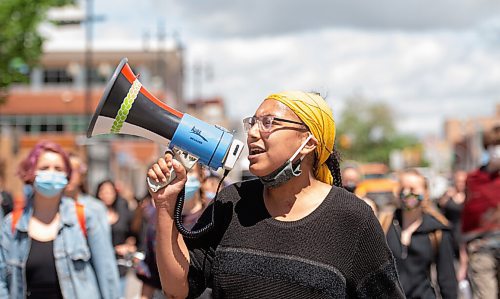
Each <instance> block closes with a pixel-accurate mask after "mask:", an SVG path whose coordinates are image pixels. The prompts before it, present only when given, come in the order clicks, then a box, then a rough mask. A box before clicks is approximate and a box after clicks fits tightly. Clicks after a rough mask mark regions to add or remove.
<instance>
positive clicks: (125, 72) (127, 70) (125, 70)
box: [121, 63, 184, 118]
mask: <svg viewBox="0 0 500 299" xmlns="http://www.w3.org/2000/svg"><path fill="white" fill-rule="evenodd" d="M121 73H122V75H123V76H125V78H127V80H128V82H130V84H132V83H133V82H134V81H135V79H136V76H135V75H134V72H132V69H131V68H130V66H129V65H128V63H125V66H124V67H123V68H122V71H121ZM141 93H142V94H143V95H144V96H145V97H147V98H148V99H149V100H150V101H151V102H153V103H155V104H156V105H158V106H160V107H161V108H163V109H165V110H167V111H168V112H170V113H172V114H173V115H175V116H177V117H178V118H182V117H183V116H184V114H183V113H182V112H179V111H177V110H175V109H174V108H172V107H170V106H168V105H167V104H165V103H163V102H162V101H160V100H158V99H157V98H156V97H155V96H154V95H152V94H151V93H150V92H149V91H148V90H147V89H146V88H144V86H143V87H141Z"/></svg>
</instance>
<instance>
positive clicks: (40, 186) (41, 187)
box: [33, 170, 68, 197]
mask: <svg viewBox="0 0 500 299" xmlns="http://www.w3.org/2000/svg"><path fill="white" fill-rule="evenodd" d="M67 184H68V178H67V177H66V173H64V172H60V171H50V170H39V171H37V172H36V177H35V182H34V183H33V187H34V188H35V191H37V192H40V194H42V195H43V196H45V197H54V196H57V195H59V194H60V193H61V192H62V191H63V189H64V188H65V187H66V185H67Z"/></svg>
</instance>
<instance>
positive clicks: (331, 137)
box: [267, 91, 335, 185]
mask: <svg viewBox="0 0 500 299" xmlns="http://www.w3.org/2000/svg"><path fill="white" fill-rule="evenodd" d="M267 99H272V100H276V101H279V102H281V103H283V104H285V105H286V106H287V107H288V108H290V109H292V111H293V112H295V114H297V116H298V117H299V118H300V119H301V120H302V121H303V122H304V123H305V124H306V125H307V127H309V130H310V131H311V133H312V134H313V135H314V137H316V139H317V140H318V143H319V144H318V146H317V147H316V150H315V151H316V156H317V158H318V161H317V163H318V164H317V165H315V166H316V171H315V173H314V175H315V176H316V178H317V179H318V180H320V181H322V182H324V183H327V184H330V185H333V177H332V174H331V173H330V170H329V169H328V166H327V165H326V160H327V159H328V157H329V156H330V154H331V153H332V152H333V145H334V143H335V121H334V120H333V115H332V110H330V108H329V107H328V104H327V103H326V101H325V100H324V99H323V98H322V97H321V96H319V95H317V94H314V93H308V92H302V91H286V92H282V93H277V94H272V95H270V96H268V97H267Z"/></svg>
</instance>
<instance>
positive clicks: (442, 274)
mask: <svg viewBox="0 0 500 299" xmlns="http://www.w3.org/2000/svg"><path fill="white" fill-rule="evenodd" d="M383 215H384V216H385V217H381V224H382V228H383V230H384V232H386V236H387V243H388V245H389V248H391V250H392V253H393V254H394V257H395V258H396V265H397V269H398V273H399V279H400V281H401V284H402V286H403V289H404V292H405V295H406V298H437V293H438V292H439V294H440V297H439V298H443V299H447V298H457V291H458V284H457V279H456V277H455V269H454V263H453V261H454V258H453V237H452V233H451V230H450V228H449V227H448V221H447V220H446V218H445V217H444V216H443V215H441V214H440V213H439V212H437V210H435V208H434V207H432V203H431V202H430V200H429V195H428V188H427V182H426V179H425V178H424V177H423V176H422V175H421V174H420V173H418V172H417V171H416V170H406V171H403V173H402V174H401V175H400V190H399V208H398V209H396V211H395V212H394V214H393V215H390V217H388V214H386V213H384V214H383ZM432 264H435V265H436V272H437V282H438V285H439V288H436V289H435V288H434V286H433V283H432V279H431V276H430V273H431V265H432Z"/></svg>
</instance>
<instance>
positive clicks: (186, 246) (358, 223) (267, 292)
mask: <svg viewBox="0 0 500 299" xmlns="http://www.w3.org/2000/svg"><path fill="white" fill-rule="evenodd" d="M243 124H244V127H245V130H246V132H247V136H248V137H247V144H248V148H249V156H248V159H249V162H250V166H249V170H250V172H252V173H253V174H254V175H255V176H257V177H258V178H256V179H253V180H249V181H244V182H240V183H236V184H233V185H230V186H228V187H226V188H224V189H223V190H222V191H221V192H220V194H218V195H217V196H216V199H215V200H214V201H213V203H212V204H211V205H210V206H209V207H208V208H207V209H206V210H205V212H204V214H203V215H202V216H201V218H200V219H199V221H198V223H197V224H196V225H195V227H194V228H193V229H196V228H197V227H204V226H206V225H207V223H209V222H210V221H211V220H212V217H213V218H214V228H213V229H212V230H211V231H209V232H208V233H206V234H203V235H201V236H200V237H199V238H195V239H190V238H184V237H182V235H181V234H180V233H179V232H178V230H177V228H176V226H175V224H174V209H175V202H176V200H177V196H178V194H179V192H181V190H182V189H183V186H184V184H185V183H186V171H185V169H184V167H183V166H182V165H181V164H180V163H179V162H178V161H176V160H173V159H172V155H171V154H166V155H165V157H164V158H160V159H159V160H158V161H157V163H155V164H154V165H153V166H152V167H151V168H150V169H149V171H148V177H149V179H150V180H154V181H156V182H157V183H161V182H166V181H167V180H168V177H169V173H170V169H171V168H173V169H174V171H175V173H176V176H177V177H176V178H175V180H174V181H173V182H172V183H171V184H170V185H168V186H167V187H165V188H163V189H160V190H159V191H158V192H156V193H154V192H151V193H152V197H153V200H154V202H155V204H156V207H157V209H158V210H157V212H158V220H157V262H158V269H159V272H160V277H161V281H162V287H163V291H164V292H165V294H166V295H167V296H168V297H169V298H186V297H190V298H195V297H196V296H198V295H199V294H201V293H202V292H203V291H204V290H205V289H206V288H212V290H213V296H214V298H344V297H350V298H404V293H403V291H402V289H401V286H400V283H399V280H398V274H397V272H396V269H395V264H394V258H393V256H392V254H391V251H390V250H389V248H388V247H387V244H386V241H385V237H384V233H383V231H382V229H381V227H380V225H379V224H378V221H377V219H376V218H375V215H374V214H373V212H372V211H371V209H370V207H369V206H368V205H366V204H365V203H364V202H363V201H360V200H359V199H358V198H357V197H356V196H355V195H353V194H352V193H349V192H348V191H346V190H344V189H343V188H342V180H341V177H340V171H339V163H338V159H337V158H336V155H335V152H334V140H335V123H334V120H333V115H332V112H331V110H330V108H329V107H328V105H327V103H326V101H325V100H324V99H323V98H322V97H321V96H319V95H318V94H315V93H306V92H283V93H278V94H273V95H270V96H269V97H267V98H266V99H265V100H264V102H262V104H261V105H260V106H259V108H258V109H257V111H256V113H255V114H254V116H252V117H248V118H245V119H244V120H243ZM212 212H213V214H212Z"/></svg>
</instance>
